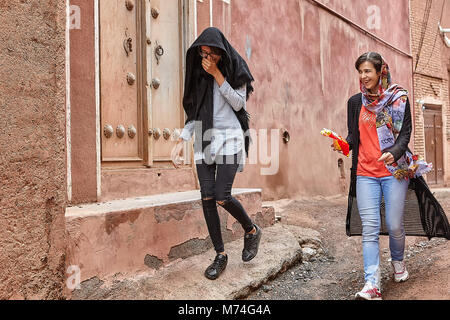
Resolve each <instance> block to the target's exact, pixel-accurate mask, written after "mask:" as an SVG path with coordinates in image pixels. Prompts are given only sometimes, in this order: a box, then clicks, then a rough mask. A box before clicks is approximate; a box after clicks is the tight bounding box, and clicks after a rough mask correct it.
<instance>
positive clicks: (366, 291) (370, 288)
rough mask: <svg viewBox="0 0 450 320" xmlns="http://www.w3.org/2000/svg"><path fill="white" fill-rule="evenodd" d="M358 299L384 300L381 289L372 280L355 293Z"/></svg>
mask: <svg viewBox="0 0 450 320" xmlns="http://www.w3.org/2000/svg"><path fill="white" fill-rule="evenodd" d="M355 299H357V300H382V299H381V292H380V289H379V288H377V287H376V286H374V285H373V284H372V283H371V282H366V284H365V285H364V288H363V289H362V290H361V291H360V292H358V293H356V294H355Z"/></svg>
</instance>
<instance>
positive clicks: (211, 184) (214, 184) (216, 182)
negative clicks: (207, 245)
mask: <svg viewBox="0 0 450 320" xmlns="http://www.w3.org/2000/svg"><path fill="white" fill-rule="evenodd" d="M240 156H241V154H235V155H232V156H219V155H218V156H217V157H216V159H215V162H214V163H212V164H207V163H206V162H205V161H204V160H203V161H201V163H200V161H199V162H197V163H196V166H197V174H198V180H199V182H200V192H201V195H202V204H203V214H204V216H205V220H206V225H207V226H208V231H209V235H210V237H211V240H212V243H213V245H214V249H215V250H216V252H223V251H224V250H225V249H224V244H223V240H222V233H221V229H220V219H219V213H218V211H217V204H216V202H217V203H219V205H220V206H222V207H223V208H224V209H225V210H227V211H228V212H229V213H230V214H231V215H232V216H233V217H234V218H235V219H236V220H237V221H238V222H239V223H240V224H241V225H242V228H243V229H244V231H245V232H250V231H252V230H253V227H254V225H253V222H252V220H251V219H250V217H249V216H248V214H247V212H246V211H245V209H244V208H243V207H242V205H241V203H240V202H239V201H238V200H237V199H236V198H234V197H232V196H231V188H232V186H233V182H234V178H235V176H236V172H237V170H238V167H239V163H238V159H240Z"/></svg>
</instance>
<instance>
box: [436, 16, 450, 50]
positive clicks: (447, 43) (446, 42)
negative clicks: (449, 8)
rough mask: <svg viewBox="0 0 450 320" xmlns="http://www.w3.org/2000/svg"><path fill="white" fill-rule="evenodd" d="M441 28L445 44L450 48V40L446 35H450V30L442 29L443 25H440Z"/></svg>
mask: <svg viewBox="0 0 450 320" xmlns="http://www.w3.org/2000/svg"><path fill="white" fill-rule="evenodd" d="M438 26H439V32H440V33H441V35H442V36H443V37H444V42H445V45H446V46H447V47H448V48H450V39H449V38H448V37H447V36H446V35H445V34H446V33H450V29H444V28H442V27H441V23H440V22H439V23H438Z"/></svg>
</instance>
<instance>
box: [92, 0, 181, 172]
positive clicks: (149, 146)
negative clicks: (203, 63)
mask: <svg viewBox="0 0 450 320" xmlns="http://www.w3.org/2000/svg"><path fill="white" fill-rule="evenodd" d="M182 3H183V1H182V0H126V1H125V0H100V1H99V12H100V19H99V20H100V90H101V94H100V99H101V101H100V102H101V128H102V135H101V136H102V165H103V167H144V166H147V167H148V166H153V165H155V164H157V162H158V163H163V164H164V162H166V163H168V162H169V161H170V153H171V150H172V148H173V146H174V145H175V140H176V139H177V138H178V135H179V133H180V128H182V126H183V118H184V117H183V116H184V112H183V109H182V89H183V88H182V83H183V78H182V76H183V72H182V58H183V54H182V51H183V46H182V40H183V39H182V22H183V20H182V19H183V14H182Z"/></svg>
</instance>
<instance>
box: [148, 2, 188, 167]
mask: <svg viewBox="0 0 450 320" xmlns="http://www.w3.org/2000/svg"><path fill="white" fill-rule="evenodd" d="M147 4H148V7H147V9H146V11H147V33H148V35H149V36H148V43H150V46H149V47H148V48H147V54H146V60H147V73H148V74H147V83H149V84H150V85H149V86H148V87H147V88H148V90H149V92H148V93H147V104H148V114H149V118H148V127H149V131H150V133H153V136H150V140H149V147H148V151H149V156H148V159H149V163H148V164H149V165H155V164H156V163H155V162H168V161H170V153H171V150H172V148H173V147H174V145H175V143H176V142H175V140H176V139H177V138H178V136H179V134H180V128H182V127H183V115H184V112H183V107H182V92H183V87H182V86H183V70H182V59H183V53H182V51H183V46H182V1H181V0H150V1H149V2H147Z"/></svg>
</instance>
